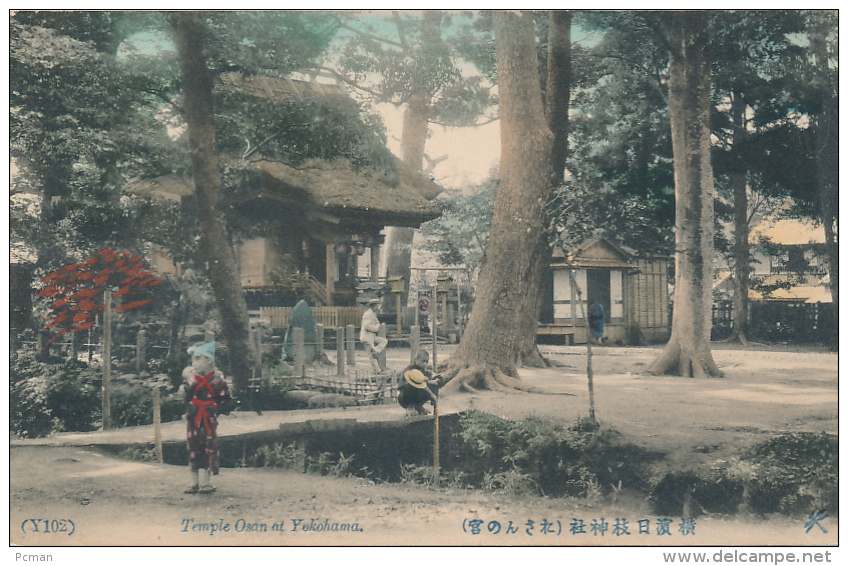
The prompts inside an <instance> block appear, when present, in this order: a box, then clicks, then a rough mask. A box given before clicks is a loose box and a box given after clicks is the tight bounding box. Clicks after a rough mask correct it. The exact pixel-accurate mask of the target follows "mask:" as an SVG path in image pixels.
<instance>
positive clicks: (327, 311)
mask: <svg viewBox="0 0 848 566" xmlns="http://www.w3.org/2000/svg"><path fill="white" fill-rule="evenodd" d="M292 310H294V309H293V307H260V308H259V315H260V316H261V317H262V318H265V319H268V320H269V321H270V322H271V326H272V327H274V328H285V327H286V326H287V325H288V323H289V318H290V317H291V313H292ZM311 310H312V317H313V318H314V319H315V323H316V324H323V325H324V326H325V327H327V328H338V327H341V326H347V325H349V324H352V325H354V326H356V327H359V323H360V321H361V320H362V307H311Z"/></svg>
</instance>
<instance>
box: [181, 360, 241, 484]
mask: <svg viewBox="0 0 848 566" xmlns="http://www.w3.org/2000/svg"><path fill="white" fill-rule="evenodd" d="M231 399H232V398H231V396H230V388H229V387H228V386H227V383H226V382H225V381H224V380H223V379H221V378H220V377H218V375H216V372H214V371H213V372H210V373H209V374H207V375H195V376H194V379H193V380H192V381H191V383H190V384H189V386H188V389H186V405H187V411H186V421H187V422H186V433H187V445H188V460H189V466H190V467H191V470H192V471H194V470H198V469H200V468H206V469H208V470H209V471H210V472H211V473H212V474H215V475H217V474H218V417H217V415H218V409H219V408H221V407H223V406H224V405H225V404H227V403H229V402H230V401H231Z"/></svg>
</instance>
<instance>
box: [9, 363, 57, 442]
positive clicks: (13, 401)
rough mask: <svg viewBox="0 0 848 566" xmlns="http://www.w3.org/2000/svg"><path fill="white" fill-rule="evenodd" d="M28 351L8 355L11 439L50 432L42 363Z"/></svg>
mask: <svg viewBox="0 0 848 566" xmlns="http://www.w3.org/2000/svg"><path fill="white" fill-rule="evenodd" d="M35 358H36V354H35V352H33V351H30V350H19V351H15V352H12V355H11V365H10V375H9V428H10V432H11V433H12V434H14V435H15V436H19V437H23V438H37V437H39V436H46V435H48V434H50V433H51V432H53V416H52V414H51V411H50V410H49V409H48V408H47V405H46V400H47V378H46V376H45V375H44V373H45V369H44V364H42V363H40V362H38V361H37V360H36V359H35Z"/></svg>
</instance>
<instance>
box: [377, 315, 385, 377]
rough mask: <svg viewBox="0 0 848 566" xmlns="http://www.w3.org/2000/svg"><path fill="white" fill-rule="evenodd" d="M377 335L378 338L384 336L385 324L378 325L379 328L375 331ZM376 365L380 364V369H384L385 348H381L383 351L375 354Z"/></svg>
mask: <svg viewBox="0 0 848 566" xmlns="http://www.w3.org/2000/svg"><path fill="white" fill-rule="evenodd" d="M377 336H379V337H380V338H385V337H386V325H385V324H381V325H380V329H379V330H378V331H377ZM377 365H378V366H380V371H386V348H383V351H382V352H380V353H379V354H377Z"/></svg>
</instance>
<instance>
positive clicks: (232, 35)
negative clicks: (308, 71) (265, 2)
mask: <svg viewBox="0 0 848 566" xmlns="http://www.w3.org/2000/svg"><path fill="white" fill-rule="evenodd" d="M200 16H201V19H202V21H203V24H204V28H205V29H204V30H203V32H204V37H203V42H204V49H205V52H206V53H205V54H206V59H207V65H208V66H209V68H210V70H211V71H212V72H213V73H226V72H238V73H243V74H246V75H271V76H279V77H285V76H288V75H289V74H291V73H292V72H293V71H296V70H298V69H300V68H302V67H304V66H305V65H306V64H308V63H310V62H311V61H312V60H314V59H315V58H317V57H318V56H320V55H321V54H322V53H323V52H324V49H326V47H327V44H328V43H329V42H330V40H332V39H333V37H334V36H335V35H336V32H337V31H338V23H339V22H338V19H337V18H336V17H335V16H333V15H331V14H328V13H322V12H309V11H296V10H275V11H258V10H235V11H206V12H200Z"/></svg>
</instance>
